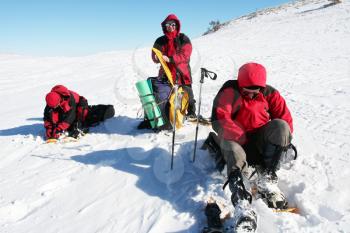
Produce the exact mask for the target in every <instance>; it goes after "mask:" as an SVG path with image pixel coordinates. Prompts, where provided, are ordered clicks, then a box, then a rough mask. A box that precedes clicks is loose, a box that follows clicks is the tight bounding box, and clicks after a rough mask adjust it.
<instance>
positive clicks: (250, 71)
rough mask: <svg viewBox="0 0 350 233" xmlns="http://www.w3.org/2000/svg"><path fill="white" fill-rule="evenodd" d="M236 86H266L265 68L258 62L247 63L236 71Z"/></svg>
mask: <svg viewBox="0 0 350 233" xmlns="http://www.w3.org/2000/svg"><path fill="white" fill-rule="evenodd" d="M237 80H238V86H239V87H241V88H242V87H249V86H259V87H266V70H265V67H264V66H262V65H260V64H258V63H247V64H245V65H243V66H241V68H239V71H238V78H237Z"/></svg>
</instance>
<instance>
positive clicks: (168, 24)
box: [165, 23, 176, 27]
mask: <svg viewBox="0 0 350 233" xmlns="http://www.w3.org/2000/svg"><path fill="white" fill-rule="evenodd" d="M165 27H176V23H166V24H165Z"/></svg>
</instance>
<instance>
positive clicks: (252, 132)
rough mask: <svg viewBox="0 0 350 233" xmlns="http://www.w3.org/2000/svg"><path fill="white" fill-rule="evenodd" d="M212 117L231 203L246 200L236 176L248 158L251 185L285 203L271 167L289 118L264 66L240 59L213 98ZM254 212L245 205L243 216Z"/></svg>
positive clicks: (288, 132)
mask: <svg viewBox="0 0 350 233" xmlns="http://www.w3.org/2000/svg"><path fill="white" fill-rule="evenodd" d="M212 121H213V124H212V126H213V129H214V130H215V131H216V132H217V133H218V138H217V139H216V141H217V143H218V144H219V145H220V149H221V153H222V155H223V157H224V159H225V161H226V163H227V175H228V184H229V188H230V190H231V192H232V196H231V200H232V203H233V205H234V206H235V209H237V206H241V205H242V202H244V201H247V200H248V202H249V200H251V194H250V193H249V191H247V190H246V188H245V186H244V183H243V176H242V171H243V170H244V169H245V168H246V167H247V165H248V164H249V165H258V166H257V167H258V168H259V169H257V172H258V180H257V188H258V191H259V193H261V194H262V195H265V197H266V199H267V202H268V205H269V207H271V208H279V209H282V208H285V207H286V204H287V203H286V199H285V197H284V195H283V193H282V192H281V191H280V190H279V188H278V186H277V182H278V178H277V175H276V171H277V169H278V167H279V161H280V159H281V155H282V152H283V151H285V150H286V149H288V148H289V147H290V145H291V140H292V132H293V120H292V116H291V113H290V111H289V109H288V107H287V105H286V102H285V100H284V99H283V97H282V96H281V95H280V93H279V92H278V91H277V90H276V89H275V88H273V87H271V86H269V85H266V70H265V68H264V67H263V66H262V65H260V64H257V63H247V64H245V65H243V66H242V67H241V68H240V69H239V73H238V78H237V80H230V81H227V82H226V83H225V84H224V85H223V87H222V88H221V89H220V91H219V93H218V94H217V95H216V97H215V99H214V103H213V112H212ZM248 209H249V208H248ZM248 212H249V211H248ZM254 216H255V213H254V211H253V210H252V209H250V214H248V218H247V219H250V220H251V221H252V222H254V218H255V222H256V217H254ZM245 217H247V216H245ZM238 218H239V217H238Z"/></svg>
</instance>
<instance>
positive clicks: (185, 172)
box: [71, 142, 222, 233]
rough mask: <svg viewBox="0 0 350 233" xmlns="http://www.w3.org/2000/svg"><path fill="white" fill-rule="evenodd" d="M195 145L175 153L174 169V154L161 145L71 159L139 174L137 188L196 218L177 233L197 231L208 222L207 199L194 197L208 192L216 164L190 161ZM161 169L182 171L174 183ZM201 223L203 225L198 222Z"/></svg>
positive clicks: (179, 211) (184, 146) (92, 153)
mask: <svg viewBox="0 0 350 233" xmlns="http://www.w3.org/2000/svg"><path fill="white" fill-rule="evenodd" d="M200 143H202V142H200ZM192 144H193V142H190V143H183V144H181V146H180V148H179V150H178V151H177V155H176V156H175V159H174V170H172V171H171V170H170V157H171V155H170V154H169V152H168V151H166V150H164V149H162V148H152V149H150V150H148V151H145V150H144V149H143V148H141V147H131V148H123V149H118V150H104V151H96V152H91V153H89V154H86V155H79V156H73V157H71V159H72V160H74V161H77V162H79V163H83V164H89V165H97V166H110V167H113V168H114V169H116V170H119V171H124V172H127V173H130V174H133V175H136V176H137V177H138V180H137V183H136V187H137V188H139V189H140V190H142V191H143V192H145V193H146V194H147V195H149V196H156V197H159V198H161V199H162V200H165V201H167V202H169V203H170V204H171V205H172V206H173V208H174V209H175V210H176V211H177V212H178V213H189V214H190V215H191V216H192V217H193V218H194V220H195V221H194V222H195V223H194V224H192V225H191V226H189V228H188V229H186V230H182V231H179V232H178V233H180V232H198V231H199V229H200V228H202V227H203V224H205V216H204V211H203V207H204V201H205V200H201V201H196V200H195V198H194V197H196V196H197V195H198V194H199V193H200V192H204V193H207V191H208V187H207V185H208V182H207V181H208V179H213V178H212V177H209V174H210V173H212V172H213V171H214V167H208V168H205V169H203V168H198V167H196V166H194V164H193V163H192V162H191V161H190V160H191V156H192V153H190V152H189V151H191V148H192ZM142 153H147V156H146V157H145V158H144V159H142V158H137V157H135V156H138V155H141V154H142ZM200 154H201V156H206V155H207V153H205V152H201V153H200ZM197 162H199V161H198V160H197V161H196V163H197ZM179 165H180V166H179ZM161 170H163V171H165V170H166V172H171V173H174V174H176V173H181V174H180V175H181V177H178V178H176V181H175V182H174V183H171V184H169V183H168V184H167V182H166V178H164V177H163V178H162V175H163V174H165V173H163V171H161ZM162 179H163V180H162ZM210 182H215V181H213V180H211V181H210ZM216 182H222V181H216ZM200 222H201V223H202V224H199V223H200Z"/></svg>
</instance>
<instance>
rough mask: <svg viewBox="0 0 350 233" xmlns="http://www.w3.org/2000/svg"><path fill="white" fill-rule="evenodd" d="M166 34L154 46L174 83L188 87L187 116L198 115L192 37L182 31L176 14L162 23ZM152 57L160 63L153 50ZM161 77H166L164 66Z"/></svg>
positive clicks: (160, 73) (169, 16)
mask: <svg viewBox="0 0 350 233" xmlns="http://www.w3.org/2000/svg"><path fill="white" fill-rule="evenodd" d="M161 26H162V30H163V32H164V36H161V37H159V38H158V39H157V40H156V41H155V42H154V45H153V47H154V48H156V49H158V50H160V51H161V52H162V54H163V59H164V60H165V62H166V63H167V64H168V66H169V69H170V71H171V74H172V76H173V81H174V83H175V82H176V81H177V83H178V84H179V85H182V86H183V87H186V91H187V92H188V94H189V99H190V100H189V106H188V111H187V116H189V117H193V118H195V117H196V101H195V99H194V96H193V91H192V76H191V67H190V58H191V53H192V44H191V41H190V39H189V38H188V37H187V36H186V35H185V34H183V33H180V29H181V23H180V20H179V19H178V18H177V16H176V15H174V14H171V15H168V16H167V17H166V18H165V20H164V21H163V22H162V23H161ZM152 59H153V61H154V62H155V63H159V61H158V59H157V57H156V55H155V54H154V52H153V51H152ZM158 76H159V77H165V73H164V71H163V69H162V68H160V70H159V75H158Z"/></svg>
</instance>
